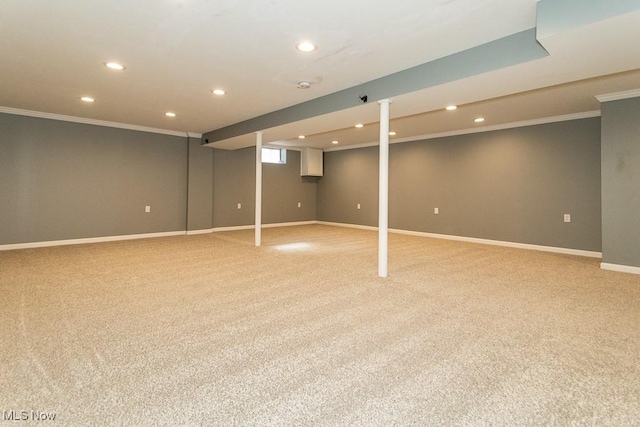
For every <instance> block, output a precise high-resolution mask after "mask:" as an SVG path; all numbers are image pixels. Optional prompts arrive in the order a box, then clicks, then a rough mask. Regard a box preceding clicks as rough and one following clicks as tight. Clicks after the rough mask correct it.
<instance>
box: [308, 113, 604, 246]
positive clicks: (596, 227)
mask: <svg viewBox="0 0 640 427" xmlns="http://www.w3.org/2000/svg"><path fill="white" fill-rule="evenodd" d="M377 162H378V156H377V147H369V148H365V149H355V150H345V151H335V152H329V153H325V175H324V177H323V178H322V180H321V182H320V184H319V186H318V219H320V220H326V221H335V222H344V223H355V224H362V225H376V221H377V211H376V212H375V215H373V214H372V215H371V217H368V218H366V219H364V218H357V217H355V216H354V214H353V212H352V210H351V205H353V204H354V202H355V199H356V198H358V197H361V198H362V197H363V196H362V195H366V198H368V199H369V200H370V202H372V203H374V204H375V209H377V169H378V164H377ZM371 171H373V172H374V174H371ZM436 208H438V214H435V213H434V210H435V209H436ZM565 214H569V215H570V216H571V222H569V223H566V222H564V215H565ZM389 227H390V228H397V229H403V230H411V231H419V232H427V233H437V234H445V235H455V236H463V237H474V238H482V239H490V240H500V241H508V242H517V243H527V244H535V245H543V246H554V247H563V248H571V249H579V250H588V251H600V250H601V214H600V122H599V118H593V119H584V120H575V121H567V122H560V123H552V124H545V125H538V126H529V127H523V128H516V129H507V130H500V131H493V132H484V133H476V134H469V135H460V136H452V137H448V138H438V139H429V140H424V141H415V142H408V143H401V144H392V145H391V147H390V153H389Z"/></svg>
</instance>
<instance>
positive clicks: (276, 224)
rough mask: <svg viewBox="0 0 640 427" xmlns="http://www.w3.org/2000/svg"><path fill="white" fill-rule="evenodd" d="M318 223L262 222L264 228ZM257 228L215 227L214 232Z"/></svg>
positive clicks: (253, 225) (241, 226)
mask: <svg viewBox="0 0 640 427" xmlns="http://www.w3.org/2000/svg"><path fill="white" fill-rule="evenodd" d="M317 223H318V221H297V222H276V223H273V224H262V228H276V227H293V226H296V225H313V224H317ZM255 228H256V225H255V224H251V225H238V226H233V227H214V228H213V232H214V233H217V232H219V231H238V230H253V229H255Z"/></svg>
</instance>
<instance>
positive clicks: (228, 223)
mask: <svg viewBox="0 0 640 427" xmlns="http://www.w3.org/2000/svg"><path fill="white" fill-rule="evenodd" d="M255 151H256V149H255V147H249V148H244V149H242V150H235V151H228V150H218V149H214V150H213V226H214V227H235V226H240V225H251V224H255V221H254V214H255V206H256V205H255V194H256V193H255V188H256V165H255V159H256V158H255ZM238 203H240V204H241V205H242V208H241V209H238V208H237V205H238Z"/></svg>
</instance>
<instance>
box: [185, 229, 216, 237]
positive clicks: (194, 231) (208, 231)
mask: <svg viewBox="0 0 640 427" xmlns="http://www.w3.org/2000/svg"><path fill="white" fill-rule="evenodd" d="M210 233H213V228H205V229H202V230H188V231H187V236H195V235H197V234H210Z"/></svg>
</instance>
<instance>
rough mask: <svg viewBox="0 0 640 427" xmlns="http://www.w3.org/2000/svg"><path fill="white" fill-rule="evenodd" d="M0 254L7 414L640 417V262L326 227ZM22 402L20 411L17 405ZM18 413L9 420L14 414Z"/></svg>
mask: <svg viewBox="0 0 640 427" xmlns="http://www.w3.org/2000/svg"><path fill="white" fill-rule="evenodd" d="M263 243H264V246H262V247H261V248H255V247H253V246H252V244H253V232H252V231H237V232H224V233H216V234H210V235H200V236H181V237H169V238H157V239H145V240H135V241H123V242H112V243H102V244H91V245H78V246H64V247H55V248H41V249H28V250H19V251H8V252H0V296H1V302H0V342H1V346H0V411H3V417H5V418H7V417H10V416H11V414H14V415H16V416H20V414H21V411H26V413H27V416H28V417H32V414H33V413H32V412H31V411H36V413H40V412H50V413H55V414H56V420H55V424H56V425H79V426H81V425H84V426H89V425H91V426H94V425H172V426H175V425H215V426H233V425H238V426H240V425H242V426H245V425H251V426H254V425H255V426H267V425H286V426H289V425H292V426H310V425H326V426H334V425H338V426H392V425H398V426H404V425H407V426H409V425H411V426H414V425H415V426H430V425H434V426H442V425H446V426H475V425H478V426H486V425H496V426H507V425H508V426H528V425H531V426H534V425H535V426H537V425H557V426H567V425H575V426H582V425H584V426H591V425H593V426H607V425H609V426H632V425H640V277H639V276H634V275H630V274H623V273H615V272H610V271H603V270H600V269H599V260H597V259H591V258H582V257H575V256H568V255H559V254H552V253H543V252H535V251H525V250H518V249H510V248H501V247H492V246H484V245H476V244H467V243H460V242H451V241H445V240H436V239H428V238H423V237H413V236H403V235H395V234H392V235H390V264H389V275H390V276H389V277H388V278H387V279H381V278H378V277H377V259H376V257H377V234H376V233H375V232H371V231H364V230H354V229H346V228H339V227H330V226H322V225H311V226H302V227H285V228H280V229H273V228H271V229H265V230H264V231H263ZM12 411H13V412H12ZM4 423H9V422H8V421H2V420H0V425H4Z"/></svg>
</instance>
